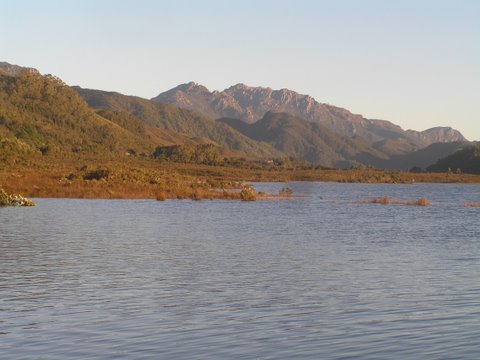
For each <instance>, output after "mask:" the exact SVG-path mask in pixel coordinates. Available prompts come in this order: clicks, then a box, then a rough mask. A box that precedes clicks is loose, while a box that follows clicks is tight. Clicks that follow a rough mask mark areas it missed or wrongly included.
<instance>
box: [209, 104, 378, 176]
mask: <svg viewBox="0 0 480 360" xmlns="http://www.w3.org/2000/svg"><path fill="white" fill-rule="evenodd" d="M218 121H219V122H222V123H225V124H228V125H229V126H231V127H233V128H235V129H237V130H238V131H240V132H242V133H243V134H244V135H246V136H248V137H250V138H252V139H254V140H257V141H262V142H267V143H269V144H271V145H272V146H274V147H275V148H276V149H278V150H280V151H282V152H284V153H286V154H288V155H289V156H293V157H296V158H300V159H304V160H308V161H310V162H312V163H314V164H320V165H324V166H335V167H345V166H350V165H352V164H354V163H355V162H356V161H355V160H357V159H359V158H361V157H362V156H365V155H367V154H368V155H369V156H371V157H373V158H378V159H386V156H385V155H384V154H382V153H381V152H379V151H377V150H375V149H373V148H372V147H371V146H370V145H369V144H368V143H367V142H365V141H363V140H362V139H360V138H355V139H352V138H347V137H342V136H340V135H337V134H335V133H334V132H332V131H331V130H330V129H328V128H326V127H324V126H322V125H319V124H316V123H311V122H308V121H306V120H303V119H301V118H299V117H295V116H292V115H290V114H287V113H274V112H267V113H266V114H265V116H264V117H263V118H262V119H260V120H258V121H257V122H255V123H252V124H247V123H245V122H243V121H241V120H236V119H227V118H224V119H219V120H218Z"/></svg>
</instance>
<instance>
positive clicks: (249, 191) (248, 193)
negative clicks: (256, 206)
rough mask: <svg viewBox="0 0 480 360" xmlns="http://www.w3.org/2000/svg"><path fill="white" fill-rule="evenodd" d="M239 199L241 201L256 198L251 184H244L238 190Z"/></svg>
mask: <svg viewBox="0 0 480 360" xmlns="http://www.w3.org/2000/svg"><path fill="white" fill-rule="evenodd" d="M240 199H241V200H242V201H255V200H257V192H256V191H255V189H254V188H253V187H252V186H249V185H246V186H244V188H243V189H242V191H240Z"/></svg>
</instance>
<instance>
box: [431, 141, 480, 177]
mask: <svg viewBox="0 0 480 360" xmlns="http://www.w3.org/2000/svg"><path fill="white" fill-rule="evenodd" d="M427 171H431V172H450V171H453V172H459V171H460V172H462V173H469V174H480V144H479V143H477V144H475V145H473V146H468V147H466V148H464V149H461V150H459V151H457V152H455V153H454V154H452V155H449V156H447V157H445V158H443V159H440V160H438V161H437V162H436V163H435V164H433V165H431V166H429V167H428V168H427Z"/></svg>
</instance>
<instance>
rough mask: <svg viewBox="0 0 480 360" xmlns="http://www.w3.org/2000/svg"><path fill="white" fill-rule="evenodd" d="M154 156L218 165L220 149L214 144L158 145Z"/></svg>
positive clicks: (164, 159) (165, 159)
mask: <svg viewBox="0 0 480 360" xmlns="http://www.w3.org/2000/svg"><path fill="white" fill-rule="evenodd" d="M153 157H154V158H155V159H158V160H160V161H172V162H181V163H192V164H204V165H218V164H219V163H220V149H219V147H218V146H216V145H214V144H199V145H194V144H185V145H172V146H157V148H156V149H155V151H154V152H153Z"/></svg>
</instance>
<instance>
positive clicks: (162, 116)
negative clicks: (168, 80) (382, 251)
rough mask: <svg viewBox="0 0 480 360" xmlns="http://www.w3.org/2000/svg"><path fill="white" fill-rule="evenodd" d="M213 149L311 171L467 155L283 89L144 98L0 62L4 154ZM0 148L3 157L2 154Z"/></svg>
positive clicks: (450, 141)
mask: <svg viewBox="0 0 480 360" xmlns="http://www.w3.org/2000/svg"><path fill="white" fill-rule="evenodd" d="M205 142H211V143H215V144H217V145H218V146H219V147H220V148H221V149H222V153H223V155H224V156H226V157H245V158H251V159H264V160H267V159H272V158H280V157H295V158H298V159H303V160H307V161H310V162H312V163H313V164H317V165H324V166H332V167H350V166H352V165H356V164H357V165H358V164H364V165H372V166H376V167H382V168H389V169H409V168H411V167H414V166H417V167H421V168H426V167H427V166H428V165H431V164H434V163H436V162H437V161H438V160H439V159H440V158H442V157H445V156H449V155H451V154H453V153H454V152H455V151H457V150H461V149H463V148H467V147H469V146H470V145H471V143H469V142H467V141H466V139H465V138H464V137H463V136H462V134H461V133H460V132H458V131H457V130H454V129H452V128H441V127H438V128H433V129H428V130H425V131H421V132H419V131H413V130H407V131H405V130H403V129H401V128H400V127H399V126H397V125H395V124H392V123H390V122H388V121H385V120H370V119H366V118H364V117H362V116H361V115H356V114H352V113H351V112H350V111H348V110H346V109H342V108H339V107H335V106H332V105H328V104H322V103H319V102H317V101H316V100H314V99H313V98H312V97H310V96H308V95H301V94H298V93H296V92H294V91H291V90H288V89H282V90H271V89H270V88H262V87H248V86H246V85H243V84H238V85H235V86H232V87H230V88H228V89H226V90H224V91H222V92H219V91H213V92H210V91H209V90H208V89H207V88H205V87H203V86H201V85H198V84H195V83H188V84H183V85H179V86H177V87H175V88H174V89H171V90H169V91H166V92H164V93H161V94H160V95H158V96H157V97H155V98H153V99H151V100H148V99H144V98H140V97H136V96H126V95H123V94H120V93H117V92H107V91H101V90H91V89H83V88H80V87H70V86H68V85H66V84H64V83H63V82H62V81H61V80H60V79H58V78H56V77H54V76H51V75H46V76H42V75H41V74H40V73H39V72H38V71H37V70H35V69H33V68H24V67H21V66H17V65H11V64H8V63H0V150H1V151H2V152H3V155H4V157H5V156H6V155H5V154H7V153H8V154H18V153H22V152H25V151H37V152H38V151H40V152H42V153H50V152H53V153H64V152H76V153H88V152H97V153H108V152H110V153H112V152H117V153H119V154H122V153H123V154H124V153H125V151H127V150H128V151H134V152H143V153H146V154H148V153H151V152H152V151H153V149H154V148H155V147H156V146H159V145H161V146H163V145H173V144H185V143H193V144H196V143H205ZM7 150H8V151H7Z"/></svg>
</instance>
